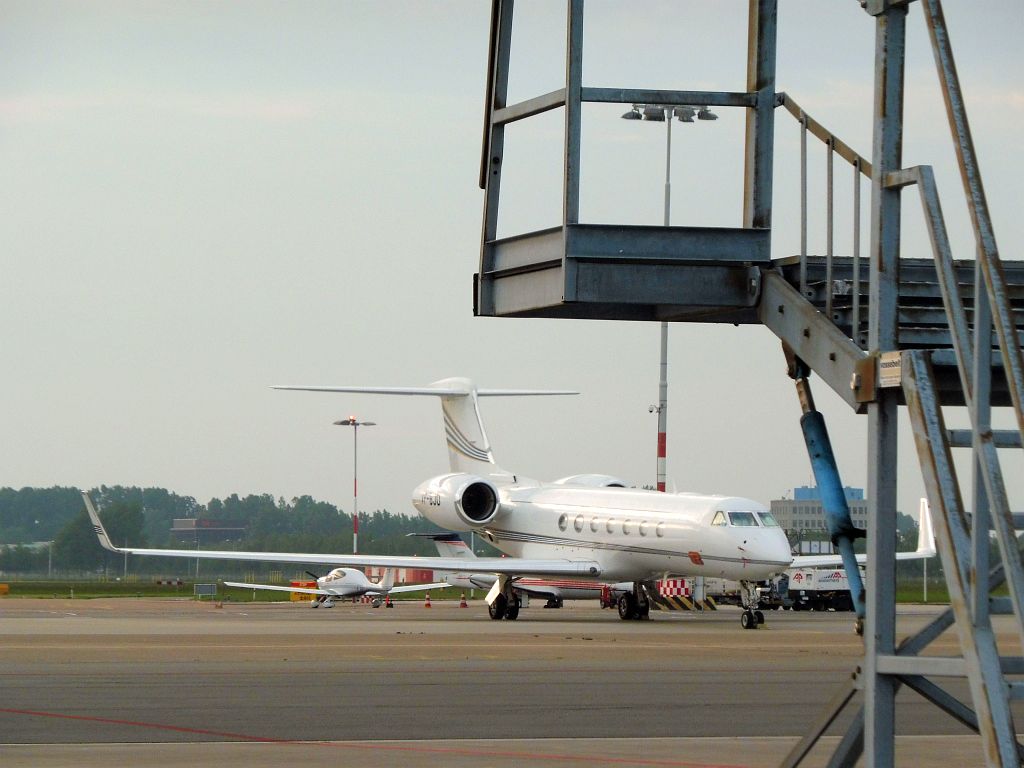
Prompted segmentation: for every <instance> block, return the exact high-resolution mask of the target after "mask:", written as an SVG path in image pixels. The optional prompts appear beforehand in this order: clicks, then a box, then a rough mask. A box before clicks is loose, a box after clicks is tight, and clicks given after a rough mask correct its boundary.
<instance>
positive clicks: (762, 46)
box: [474, 0, 1024, 766]
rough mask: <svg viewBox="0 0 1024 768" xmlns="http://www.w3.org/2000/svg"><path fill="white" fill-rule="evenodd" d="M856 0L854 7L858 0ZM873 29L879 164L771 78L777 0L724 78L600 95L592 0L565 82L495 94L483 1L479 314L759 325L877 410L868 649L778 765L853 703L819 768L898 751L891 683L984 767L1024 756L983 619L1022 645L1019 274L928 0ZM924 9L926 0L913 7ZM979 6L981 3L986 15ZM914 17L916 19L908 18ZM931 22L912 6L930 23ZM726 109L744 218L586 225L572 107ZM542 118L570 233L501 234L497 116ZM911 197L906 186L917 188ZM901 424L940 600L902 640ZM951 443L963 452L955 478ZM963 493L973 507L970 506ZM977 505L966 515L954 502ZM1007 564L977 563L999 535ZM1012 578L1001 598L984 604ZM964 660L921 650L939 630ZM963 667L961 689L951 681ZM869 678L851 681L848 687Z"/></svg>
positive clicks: (577, 15)
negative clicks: (917, 222)
mask: <svg viewBox="0 0 1024 768" xmlns="http://www.w3.org/2000/svg"><path fill="white" fill-rule="evenodd" d="M851 1H852V0H851ZM860 5H861V6H862V8H863V10H864V14H865V21H864V23H866V24H867V23H871V24H873V25H874V27H875V54H874V120H873V146H872V151H871V157H870V159H868V158H865V157H862V156H861V155H860V154H858V153H857V152H856V151H854V150H853V149H852V148H851V147H849V146H848V145H847V144H845V143H844V142H843V141H842V140H841V139H840V138H839V137H838V136H835V135H834V134H833V133H832V132H830V131H829V130H828V129H827V128H826V127H824V126H823V125H821V124H820V123H819V122H817V121H816V120H814V119H813V118H812V117H811V116H810V115H809V114H808V113H807V112H805V111H804V109H803V108H801V106H800V105H798V104H797V103H796V101H794V99H793V98H792V97H791V96H790V95H788V94H786V93H783V92H780V91H779V90H777V88H776V76H775V59H776V24H777V8H776V0H749V14H748V25H747V52H748V56H747V76H746V83H745V87H744V88H743V90H741V91H736V92H710V91H685V90H681V91H666V90H647V89H642V88H621V87H614V88H609V87H592V86H584V85H583V83H582V65H583V56H584V45H583V42H584V41H583V13H584V3H583V0H567V45H566V62H565V72H566V77H565V85H564V87H563V88H559V89H558V90H556V91H553V92H551V93H547V94H542V95H538V96H536V97H535V98H531V99H528V100H526V101H523V102H520V103H514V104H509V103H507V83H508V73H509V62H510V54H511V40H512V23H513V15H514V14H513V0H492V23H491V40H490V52H489V63H488V67H489V69H488V78H487V84H488V87H487V95H486V104H485V126H484V137H483V153H482V162H481V169H480V184H481V187H482V188H483V189H484V190H485V204H484V216H483V226H482V242H481V253H480V267H479V272H478V273H477V275H476V276H475V279H474V311H475V312H476V314H478V315H484V316H491V317H495V316H498V317H551V318H602V319H620V320H658V321H661V320H668V321H674V322H698V323H700V322H730V323H761V324H763V325H765V326H767V327H768V328H769V329H771V331H773V332H774V333H775V335H776V336H778V338H779V339H780V340H781V341H782V342H783V344H784V346H785V347H787V348H788V350H790V351H791V354H792V355H794V356H795V357H796V358H798V359H799V360H800V361H802V362H803V363H804V364H805V365H806V367H807V368H809V369H810V370H811V371H813V373H814V374H817V376H818V377H819V378H820V379H821V380H822V381H824V382H826V383H827V384H828V386H830V387H831V388H832V389H833V390H834V391H835V392H836V393H838V394H839V396H840V397H841V398H842V399H843V400H844V401H845V402H846V403H847V404H848V405H849V406H850V408H852V409H854V410H855V411H856V412H857V413H860V414H865V415H866V416H867V419H868V439H867V442H868V444H867V462H868V497H869V499H870V500H871V507H870V515H869V521H870V522H869V530H868V557H869V565H868V576H867V594H866V608H867V610H866V618H867V623H866V631H865V633H864V658H863V661H862V663H861V664H860V665H859V666H858V667H857V669H856V670H855V671H854V673H853V675H852V678H853V683H852V685H850V686H847V687H844V689H843V690H841V691H839V693H838V694H837V695H836V697H835V699H834V701H833V702H832V705H831V706H830V707H829V708H828V709H827V711H825V712H824V714H823V715H822V718H821V721H820V722H819V723H818V724H817V725H816V726H815V727H814V729H813V730H812V732H811V733H809V734H808V735H807V736H806V737H805V738H804V739H803V740H802V741H801V742H800V743H799V744H798V745H797V746H796V747H795V748H794V750H793V751H792V753H791V754H790V755H789V756H788V757H787V758H786V760H785V762H784V764H785V765H787V766H789V765H798V764H800V763H801V761H802V760H803V759H804V757H805V756H806V755H807V754H808V752H809V751H810V749H811V748H812V747H813V746H814V744H815V743H816V741H817V739H818V737H819V736H820V735H821V734H823V733H824V732H825V730H826V729H827V728H828V727H829V726H830V725H831V724H832V723H833V722H834V720H835V718H836V716H837V715H838V713H839V712H840V710H842V709H843V708H844V707H855V708H856V710H855V717H854V718H853V723H852V725H851V726H850V727H849V728H848V729H847V730H846V731H845V733H844V734H843V737H842V739H841V740H840V742H839V745H838V746H837V747H836V749H835V751H834V753H833V754H832V757H831V759H830V762H829V765H835V766H846V765H853V764H854V762H856V760H857V759H858V757H859V756H860V755H861V754H863V756H864V763H865V765H867V766H886V765H892V764H893V763H894V759H895V758H894V737H895V713H896V701H895V696H896V692H897V690H898V689H900V688H901V687H902V686H906V687H907V688H909V689H911V690H913V691H915V692H917V693H918V694H919V695H921V696H922V697H924V698H925V699H927V700H928V701H930V702H932V703H933V704H934V705H935V706H937V707H938V708H939V709H941V710H943V711H945V712H946V713H948V714H950V715H951V716H952V717H954V718H955V719H957V720H958V721H960V722H961V723H963V724H965V725H966V726H968V727H969V728H971V729H973V730H974V731H975V732H976V733H977V734H978V735H979V737H980V740H979V741H980V750H981V752H982V755H983V760H984V761H985V764H987V765H990V766H1011V765H1018V764H1019V763H1020V761H1021V755H1022V754H1024V751H1022V747H1021V745H1020V744H1018V742H1017V740H1016V733H1017V730H1018V728H1017V727H1015V724H1014V721H1013V716H1012V713H1011V706H1010V705H1011V702H1012V701H1013V700H1015V699H1019V698H1024V683H1022V682H1017V676H1019V675H1022V674H1024V658H1022V657H1021V656H1020V655H1011V654H1009V653H1007V650H1006V649H1001V648H1000V647H999V645H998V643H997V637H996V633H995V631H994V630H993V622H992V617H993V616H994V615H998V614H1007V615H1008V616H1009V617H1010V618H1009V621H1010V622H1011V624H1012V627H1013V635H1014V639H1015V640H1016V643H1015V646H1016V647H1015V648H1014V649H1013V650H1014V651H1015V652H1016V653H1017V654H1019V653H1020V652H1021V651H1020V646H1019V645H1018V644H1024V609H1022V605H1024V603H1022V599H1024V567H1022V560H1021V552H1020V549H1019V545H1018V543H1017V539H1016V537H1015V536H1014V525H1013V517H1012V514H1011V512H1010V502H1009V499H1008V497H1007V490H1006V486H1005V483H1004V480H1003V474H1002V471H1001V468H1000V462H999V455H998V453H997V449H998V448H1007V447H1015V448H1020V447H1021V445H1022V437H1021V436H1022V434H1024V362H1022V357H1021V345H1020V338H1019V336H1020V327H1021V324H1022V321H1021V313H1020V307H1021V304H1022V303H1024V268H1022V265H1021V263H1020V262H1009V263H1006V262H1003V261H1001V260H1000V257H999V252H998V248H997V246H996V240H995V235H994V233H993V231H992V224H991V220H990V217H989V213H988V207H987V203H986V200H985V193H984V188H983V185H982V179H981V174H980V170H979V168H978V164H977V159H976V157H975V153H974V148H973V144H972V139H971V133H970V127H969V124H968V120H967V114H966V111H965V108H964V103H963V99H962V95H961V90H960V85H959V81H958V78H957V74H956V67H955V64H954V60H953V53H952V46H951V43H950V36H949V30H948V29H947V25H946V22H945V19H944V17H943V14H942V8H941V3H940V0H919V1H918V2H912V0H861V3H860ZM914 6H919V7H916V8H915V7H914ZM980 10H981V9H979V12H980ZM910 11H913V14H912V15H911V16H909V17H908V12H910ZM922 17H923V18H922ZM908 21H910V22H911V23H923V24H925V25H926V27H927V29H928V32H929V36H930V40H931V47H932V50H933V53H934V58H935V65H936V68H937V71H938V74H939V79H940V82H941V86H942V91H943V96H944V101H945V109H946V113H947V116H948V120H949V127H950V132H951V137H952V141H953V145H954V148H955V151H956V156H957V159H958V162H959V167H960V172H961V177H962V180H963V191H964V197H965V198H966V203H967V207H968V211H969V213H970V218H971V222H972V225H973V229H974V235H975V246H976V247H975V252H974V253H972V254H968V255H969V256H974V257H975V258H971V259H954V255H953V253H952V250H951V246H950V243H949V240H948V238H947V235H946V228H945V224H944V220H943V214H942V207H941V205H940V201H939V195H938V191H937V189H936V184H935V180H934V177H933V174H932V169H931V167H930V166H916V167H912V168H906V167H904V166H903V164H902V146H903V102H904V58H905V56H904V53H905V40H906V25H907V23H908ZM592 102H604V103H616V104H624V105H627V106H628V105H630V104H634V103H646V104H657V105H664V106H665V107H676V106H679V107H683V106H688V107H696V108H700V107H703V106H707V107H715V108H723V109H724V108H736V109H742V110H744V111H745V113H746V136H745V148H744V149H745V153H744V158H745V160H744V188H743V197H742V201H741V205H742V218H741V219H740V220H741V221H742V226H739V227H735V228H721V227H699V226H698V227H690V226H666V227H655V226H618V225H607V224H598V223H586V222H581V221H580V215H579V212H580V170H581V168H580V162H581V151H580V133H581V123H582V105H583V104H585V103H592ZM550 110H561V111H562V113H563V114H564V177H563V187H562V192H563V194H562V221H561V225H560V226H557V227H554V228H551V229H546V230H542V231H534V232H523V233H519V234H516V235H514V236H512V237H503V238H501V239H499V238H498V237H497V221H498V207H499V201H500V189H501V175H502V161H503V146H504V134H505V130H506V126H508V125H510V124H511V123H513V122H515V121H519V120H525V119H528V118H530V117H533V116H535V115H538V114H541V113H544V112H548V111H550ZM776 118H779V119H780V120H786V121H790V120H792V121H795V124H796V129H797V130H799V131H800V136H801V169H800V173H801V190H802V191H801V198H802V199H801V233H802V238H801V242H802V247H801V252H800V253H799V254H796V255H792V254H788V255H782V256H774V255H773V254H772V253H771V241H770V236H771V226H772V174H773V161H774V136H775V128H776ZM808 141H815V142H821V143H822V144H823V145H824V148H825V151H826V153H827V182H826V195H827V214H826V216H827V222H826V227H827V238H826V239H827V247H826V253H824V254H818V255H812V254H810V253H808V251H807V211H808V201H807V143H808ZM836 163H838V164H839V166H840V169H841V170H842V169H843V168H846V169H848V171H849V172H850V174H851V178H852V179H853V185H854V194H853V206H854V211H853V215H854V220H855V222H860V221H861V215H862V212H861V207H862V206H861V193H860V189H861V185H862V182H863V184H864V185H865V186H868V187H869V189H870V193H869V196H868V200H866V201H865V204H864V207H866V208H867V216H869V221H870V227H869V231H870V238H869V239H870V242H869V243H867V247H866V249H865V254H864V257H862V256H861V253H860V251H861V243H860V242H859V236H858V234H857V233H858V232H859V227H857V226H854V236H853V243H852V244H851V250H850V251H849V252H848V254H846V255H841V254H840V253H839V252H838V251H837V250H836V249H835V248H834V238H833V217H834V205H833V189H834V183H835V178H834V173H835V169H834V165H835V164H836ZM914 191H916V192H917V197H918V198H919V200H918V202H919V204H920V209H919V210H920V212H921V214H923V217H924V221H925V223H926V226H927V231H928V233H929V236H930V241H931V242H930V245H931V253H921V254H914V255H913V257H907V258H902V257H901V249H900V222H901V216H902V215H903V213H904V210H903V209H904V203H907V207H908V214H909V212H910V211H911V210H912V209H915V208H917V207H918V206H917V205H915V203H914V201H913V199H912V193H913V192H914ZM907 193H911V194H910V196H908V194H907ZM953 405H956V406H966V411H967V413H968V415H969V418H970V423H971V428H970V429H969V430H950V429H947V428H946V425H945V421H944V413H943V408H944V407H945V406H953ZM901 407H905V408H906V409H907V412H908V413H909V416H910V421H911V423H912V426H913V431H914V442H915V449H916V452H917V455H918V458H919V460H920V465H921V471H922V473H923V477H924V481H925V487H926V489H927V495H928V500H929V502H930V504H931V508H932V514H933V518H934V523H935V528H936V534H937V546H938V549H939V554H940V556H941V558H942V562H943V566H944V570H945V575H946V580H947V584H948V587H949V594H950V602H951V605H950V608H949V609H948V610H946V611H945V612H944V613H942V614H940V615H939V616H938V617H937V618H936V619H935V620H934V621H932V622H931V623H930V624H929V625H928V626H927V627H926V628H925V629H923V630H922V631H921V632H919V633H917V634H916V635H914V636H912V637H910V638H908V639H906V640H904V641H902V642H901V643H900V644H899V645H897V642H896V611H895V586H894V585H895V557H894V554H895V542H896V506H897V502H896V490H897V464H896V458H897V430H896V426H897V413H898V409H899V408H901ZM993 408H1008V409H1012V411H1013V414H1014V416H1015V418H1016V424H1017V429H1014V430H1006V431H997V430H993V429H992V426H991V425H992V419H991V415H992V409H993ZM955 449H966V450H970V451H972V452H973V458H974V461H973V467H974V471H973V476H972V478H971V480H970V483H969V485H968V487H967V489H966V490H964V489H962V487H961V484H960V482H959V480H958V477H957V473H956V470H955V467H954V464H953V462H952V452H953V450H955ZM965 499H966V501H965ZM968 508H970V510H971V514H970V515H968V512H967V509H968ZM993 531H994V536H995V540H996V541H997V542H998V557H996V558H994V559H993V561H990V553H989V542H990V532H993ZM1004 584H1005V585H1006V587H1007V590H1006V591H1007V592H1008V597H996V596H993V590H996V589H998V588H999V587H1001V586H1002V585H1004ZM947 630H948V631H952V632H955V633H956V636H957V637H958V639H959V642H960V650H961V654H960V655H959V656H955V657H935V656H923V655H922V652H923V651H925V650H926V649H927V647H928V645H929V644H930V643H931V642H932V641H933V640H934V639H935V638H937V637H938V636H939V635H940V634H942V633H943V632H945V631H947ZM949 678H962V679H966V682H967V688H968V690H969V692H970V695H969V698H968V699H967V700H961V699H958V698H957V697H955V696H954V695H952V694H951V693H950V692H949V691H948V690H947V688H946V687H944V686H943V682H944V681H946V680H947V679H949ZM860 691H862V692H863V693H862V695H858V694H859V692H860Z"/></svg>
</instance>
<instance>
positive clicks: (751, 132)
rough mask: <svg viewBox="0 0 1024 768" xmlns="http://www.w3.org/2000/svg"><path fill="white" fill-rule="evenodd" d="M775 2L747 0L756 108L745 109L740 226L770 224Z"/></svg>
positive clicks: (750, 79)
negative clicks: (744, 146)
mask: <svg viewBox="0 0 1024 768" xmlns="http://www.w3.org/2000/svg"><path fill="white" fill-rule="evenodd" d="M777 23H778V8H777V7H776V0H750V2H749V6H748V20H747V91H748V93H751V94H754V95H755V98H756V100H757V101H756V106H754V107H753V108H751V109H748V110H747V129H746V154H745V157H744V171H743V226H744V227H756V228H763V229H767V228H769V227H771V225H772V167H773V158H774V156H775V149H774V144H775V36H776V35H775V32H776V27H777Z"/></svg>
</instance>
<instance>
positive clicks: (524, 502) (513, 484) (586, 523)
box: [88, 378, 820, 628]
mask: <svg viewBox="0 0 1024 768" xmlns="http://www.w3.org/2000/svg"><path fill="white" fill-rule="evenodd" d="M276 388H277V389H291V390H305V391H314V392H360V393H369V394H378V395H413V396H427V397H436V398H438V399H440V401H441V410H442V412H443V415H444V428H445V437H446V440H447V444H448V458H449V472H447V473H446V474H443V475H438V476H437V477H433V478H430V479H429V480H426V481H424V482H423V483H422V484H420V486H419V487H417V488H416V489H415V490H414V491H413V497H412V503H413V506H415V507H416V509H417V510H418V511H419V512H420V514H421V515H423V516H424V517H426V518H429V519H430V520H432V521H433V522H434V523H436V524H438V525H440V526H442V527H443V528H446V529H448V530H451V531H458V532H466V531H475V532H476V533H477V535H480V536H483V537H484V538H486V539H487V541H489V542H490V543H491V544H493V545H494V546H495V547H497V548H498V549H499V550H501V551H502V552H504V553H506V554H507V555H509V557H503V558H477V559H474V560H472V561H471V562H467V560H466V559H464V558H458V557H395V556H376V555H365V554H358V555H341V554H339V555H325V554H314V553H280V552H230V551H227V552H224V551H221V552H217V551H210V550H203V551H196V550H170V549H136V548H132V547H124V548H119V547H115V546H113V544H112V543H111V542H110V539H109V538H108V537H107V535H106V533H105V532H104V530H103V527H102V525H101V523H100V520H99V517H98V515H96V513H95V511H94V510H93V509H92V508H91V504H89V505H88V506H89V509H90V515H91V516H92V521H93V525H94V527H95V530H96V533H97V535H98V536H99V538H100V543H101V544H102V545H103V546H104V547H106V548H107V549H109V550H111V551H114V552H128V553H130V554H136V555H163V556H174V557H202V558H213V559H218V560H259V561H268V562H288V563H320V564H327V565H339V566H379V567H385V568H424V567H429V568H433V569H435V570H437V571H472V572H474V573H493V574H495V575H496V577H497V578H496V579H495V581H494V585H493V587H492V588H491V590H490V592H489V593H488V595H487V604H488V607H489V612H490V615H491V618H493V619H502V618H507V619H514V618H516V617H517V616H518V615H519V610H518V609H519V605H518V600H519V598H518V597H517V594H516V590H515V581H516V579H518V578H521V577H526V576H548V577H566V576H571V577H574V578H578V579H585V580H593V581H603V582H630V583H631V584H632V585H633V588H632V590H630V591H627V592H625V593H623V595H622V596H621V597H620V599H619V603H618V609H619V615H620V616H621V617H622V618H623V619H633V618H644V617H646V616H647V614H648V611H649V610H650V605H651V602H652V601H654V600H657V590H656V589H655V588H654V586H653V583H654V580H655V579H658V578H661V577H663V576H665V575H666V574H671V575H676V576H716V577H721V578H726V579H731V580H735V581H739V582H740V583H741V585H742V586H743V589H742V594H743V607H744V612H743V614H742V620H741V623H742V625H743V626H744V627H745V628H755V627H756V626H757V625H758V624H759V623H761V622H762V621H763V620H764V619H763V616H762V615H761V614H760V612H759V611H756V609H757V600H758V597H757V588H756V583H757V582H759V581H763V580H765V579H767V578H769V577H770V576H771V575H772V574H775V573H779V572H780V571H782V570H784V569H786V568H789V567H790V566H791V565H793V564H794V558H793V557H792V555H791V554H790V548H789V543H788V542H787V540H786V536H785V534H784V533H783V531H782V529H781V528H779V526H778V524H777V523H776V522H775V519H774V518H773V517H772V515H771V513H770V512H769V511H768V509H767V508H766V507H765V506H764V505H763V504H759V503H758V502H756V501H751V500H750V499H744V498H739V497H736V496H706V495H701V494H696V493H678V494H670V493H660V492H657V491H648V490H638V489H635V488H627V487H625V486H626V483H625V482H624V481H622V480H620V479H618V478H615V477H611V476H608V475H574V476H572V477H565V478H562V479H561V480H555V481H554V482H550V483H543V482H538V481H536V480H530V479H528V478H525V477H521V476H519V475H516V474H514V473H513V472H510V471H508V470H506V469H503V468H501V467H499V466H498V465H497V463H496V462H495V460H494V455H493V453H492V451H491V446H490V442H489V441H488V439H487V433H486V432H485V430H484V425H483V420H482V419H481V417H480V399H481V398H484V397H495V396H525V395H556V394H576V393H574V392H562V391H533V390H504V389H502V390H497V389H477V387H476V386H475V385H474V384H473V383H472V382H471V381H469V380H467V379H460V378H452V379H443V380H442V381H438V382H435V383H434V384H432V385H430V386H429V387H420V388H405V387H402V388H397V387H394V388H382V387H350V386H339V387H313V386H280V387H276ZM819 559H820V558H819ZM797 560H799V559H797ZM796 564H797V565H800V563H799V562H797V563H796Z"/></svg>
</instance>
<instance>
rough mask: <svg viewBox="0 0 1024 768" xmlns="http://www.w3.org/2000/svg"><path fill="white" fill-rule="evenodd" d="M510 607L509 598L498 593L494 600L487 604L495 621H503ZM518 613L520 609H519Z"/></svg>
mask: <svg viewBox="0 0 1024 768" xmlns="http://www.w3.org/2000/svg"><path fill="white" fill-rule="evenodd" d="M507 609H508V598H507V597H505V596H504V595H498V596H497V597H496V598H494V602H493V603H491V604H490V605H488V606H487V613H488V614H489V615H490V617H491V618H492V619H494V620H495V621H501V620H502V619H504V618H505V611H506V610H507ZM517 614H518V610H517Z"/></svg>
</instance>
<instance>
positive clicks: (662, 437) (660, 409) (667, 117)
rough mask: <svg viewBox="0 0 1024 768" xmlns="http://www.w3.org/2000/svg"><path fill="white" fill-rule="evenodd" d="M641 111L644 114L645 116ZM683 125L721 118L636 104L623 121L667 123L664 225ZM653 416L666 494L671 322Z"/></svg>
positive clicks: (703, 111)
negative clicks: (677, 132) (675, 145)
mask: <svg viewBox="0 0 1024 768" xmlns="http://www.w3.org/2000/svg"><path fill="white" fill-rule="evenodd" d="M641 110H643V114H642V115H641ZM673 117H675V118H678V119H679V122H681V123H692V122H693V118H694V117H696V118H697V119H698V120H717V119H718V115H716V114H715V113H714V112H712V111H711V110H709V109H708V108H707V107H701V108H700V109H697V108H695V107H688V106H681V107H674V106H671V105H667V104H634V105H633V108H632V109H631V110H630V111H629V112H627V113H626V114H624V115H623V116H622V119H623V120H647V121H653V122H658V123H660V122H664V123H665V212H664V225H665V226H666V227H667V226H668V225H669V220H670V218H671V217H670V213H669V211H670V209H671V205H672V118H673ZM648 411H649V412H650V413H657V414H658V451H657V457H658V458H657V480H656V482H657V488H658V490H659V491H661V492H662V493H664V492H665V480H666V476H667V462H668V323H666V322H664V321H662V323H661V357H660V364H659V376H658V404H657V405H652V406H651V407H650V408H648Z"/></svg>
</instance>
